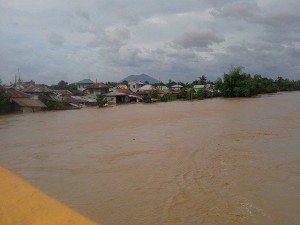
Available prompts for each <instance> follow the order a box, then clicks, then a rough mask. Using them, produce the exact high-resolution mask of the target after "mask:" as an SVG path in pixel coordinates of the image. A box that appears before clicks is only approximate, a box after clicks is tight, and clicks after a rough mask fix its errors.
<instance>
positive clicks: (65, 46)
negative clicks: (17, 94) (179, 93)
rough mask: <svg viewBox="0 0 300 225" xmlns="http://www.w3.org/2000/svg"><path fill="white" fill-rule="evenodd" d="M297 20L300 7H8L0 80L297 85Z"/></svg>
mask: <svg viewBox="0 0 300 225" xmlns="http://www.w3.org/2000/svg"><path fill="white" fill-rule="evenodd" d="M299 11H300V2H299V1H298V0H286V1H281V0H273V1H270V0H187V1H177V2H174V1H170V0H166V1H160V0H153V1H148V2H145V1H144V2H141V1H137V0H134V1H131V0H130V1H129V0H111V1H106V0H101V1H96V0H86V1H79V0H66V1H50V0H47V1H39V2H38V3H37V1H34V0H28V1H26V2H24V1H21V0H15V1H1V2H0V49H1V53H2V54H1V55H0V75H1V78H2V80H3V82H7V83H9V82H10V81H11V80H12V79H13V74H14V73H15V72H16V71H17V69H18V68H20V70H21V74H22V76H23V77H24V79H28V80H31V79H33V80H36V81H37V82H42V83H43V82H44V83H48V84H51V83H53V82H54V83H55V82H58V81H60V80H61V79H66V81H68V82H76V81H77V80H80V79H83V78H85V77H87V76H90V77H91V78H93V79H95V78H98V80H99V81H100V80H101V81H109V80H111V81H119V80H121V79H122V78H123V77H124V76H126V75H128V74H139V73H143V72H144V73H147V74H150V75H153V76H155V77H156V78H158V77H160V79H161V80H164V81H167V80H168V79H172V80H180V81H192V80H194V79H196V78H197V77H198V76H199V75H200V74H205V75H207V76H208V78H209V79H210V80H214V79H215V78H217V77H218V76H222V74H223V73H224V72H226V71H228V70H229V68H230V65H243V66H245V68H246V71H247V72H250V73H260V74H262V75H266V76H270V77H276V76H277V75H285V76H288V77H290V78H294V79H295V78H298V79H299V77H300V69H299V66H298V65H299V61H300V54H299V43H300V14H299V13H298V12H299Z"/></svg>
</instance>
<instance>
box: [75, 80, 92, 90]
mask: <svg viewBox="0 0 300 225" xmlns="http://www.w3.org/2000/svg"><path fill="white" fill-rule="evenodd" d="M92 84H94V82H93V81H92V80H90V79H84V80H81V81H78V82H77V83H76V85H77V89H78V90H79V91H84V90H85V89H86V88H87V87H88V86H90V85H92Z"/></svg>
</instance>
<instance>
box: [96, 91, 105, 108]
mask: <svg viewBox="0 0 300 225" xmlns="http://www.w3.org/2000/svg"><path fill="white" fill-rule="evenodd" d="M96 101H97V105H98V107H99V108H100V107H104V106H105V104H107V100H106V98H105V96H104V95H102V94H98V95H97V99H96Z"/></svg>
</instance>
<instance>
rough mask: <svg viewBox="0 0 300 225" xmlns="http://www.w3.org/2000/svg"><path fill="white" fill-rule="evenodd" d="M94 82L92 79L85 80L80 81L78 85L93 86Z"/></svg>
mask: <svg viewBox="0 0 300 225" xmlns="http://www.w3.org/2000/svg"><path fill="white" fill-rule="evenodd" d="M93 83H94V81H92V80H90V79H83V80H81V81H78V82H77V84H93Z"/></svg>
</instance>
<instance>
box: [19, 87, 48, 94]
mask: <svg viewBox="0 0 300 225" xmlns="http://www.w3.org/2000/svg"><path fill="white" fill-rule="evenodd" d="M24 92H26V93H52V92H53V90H51V89H50V88H47V87H44V86H31V87H29V88H27V89H26V90H25V91H24Z"/></svg>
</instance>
